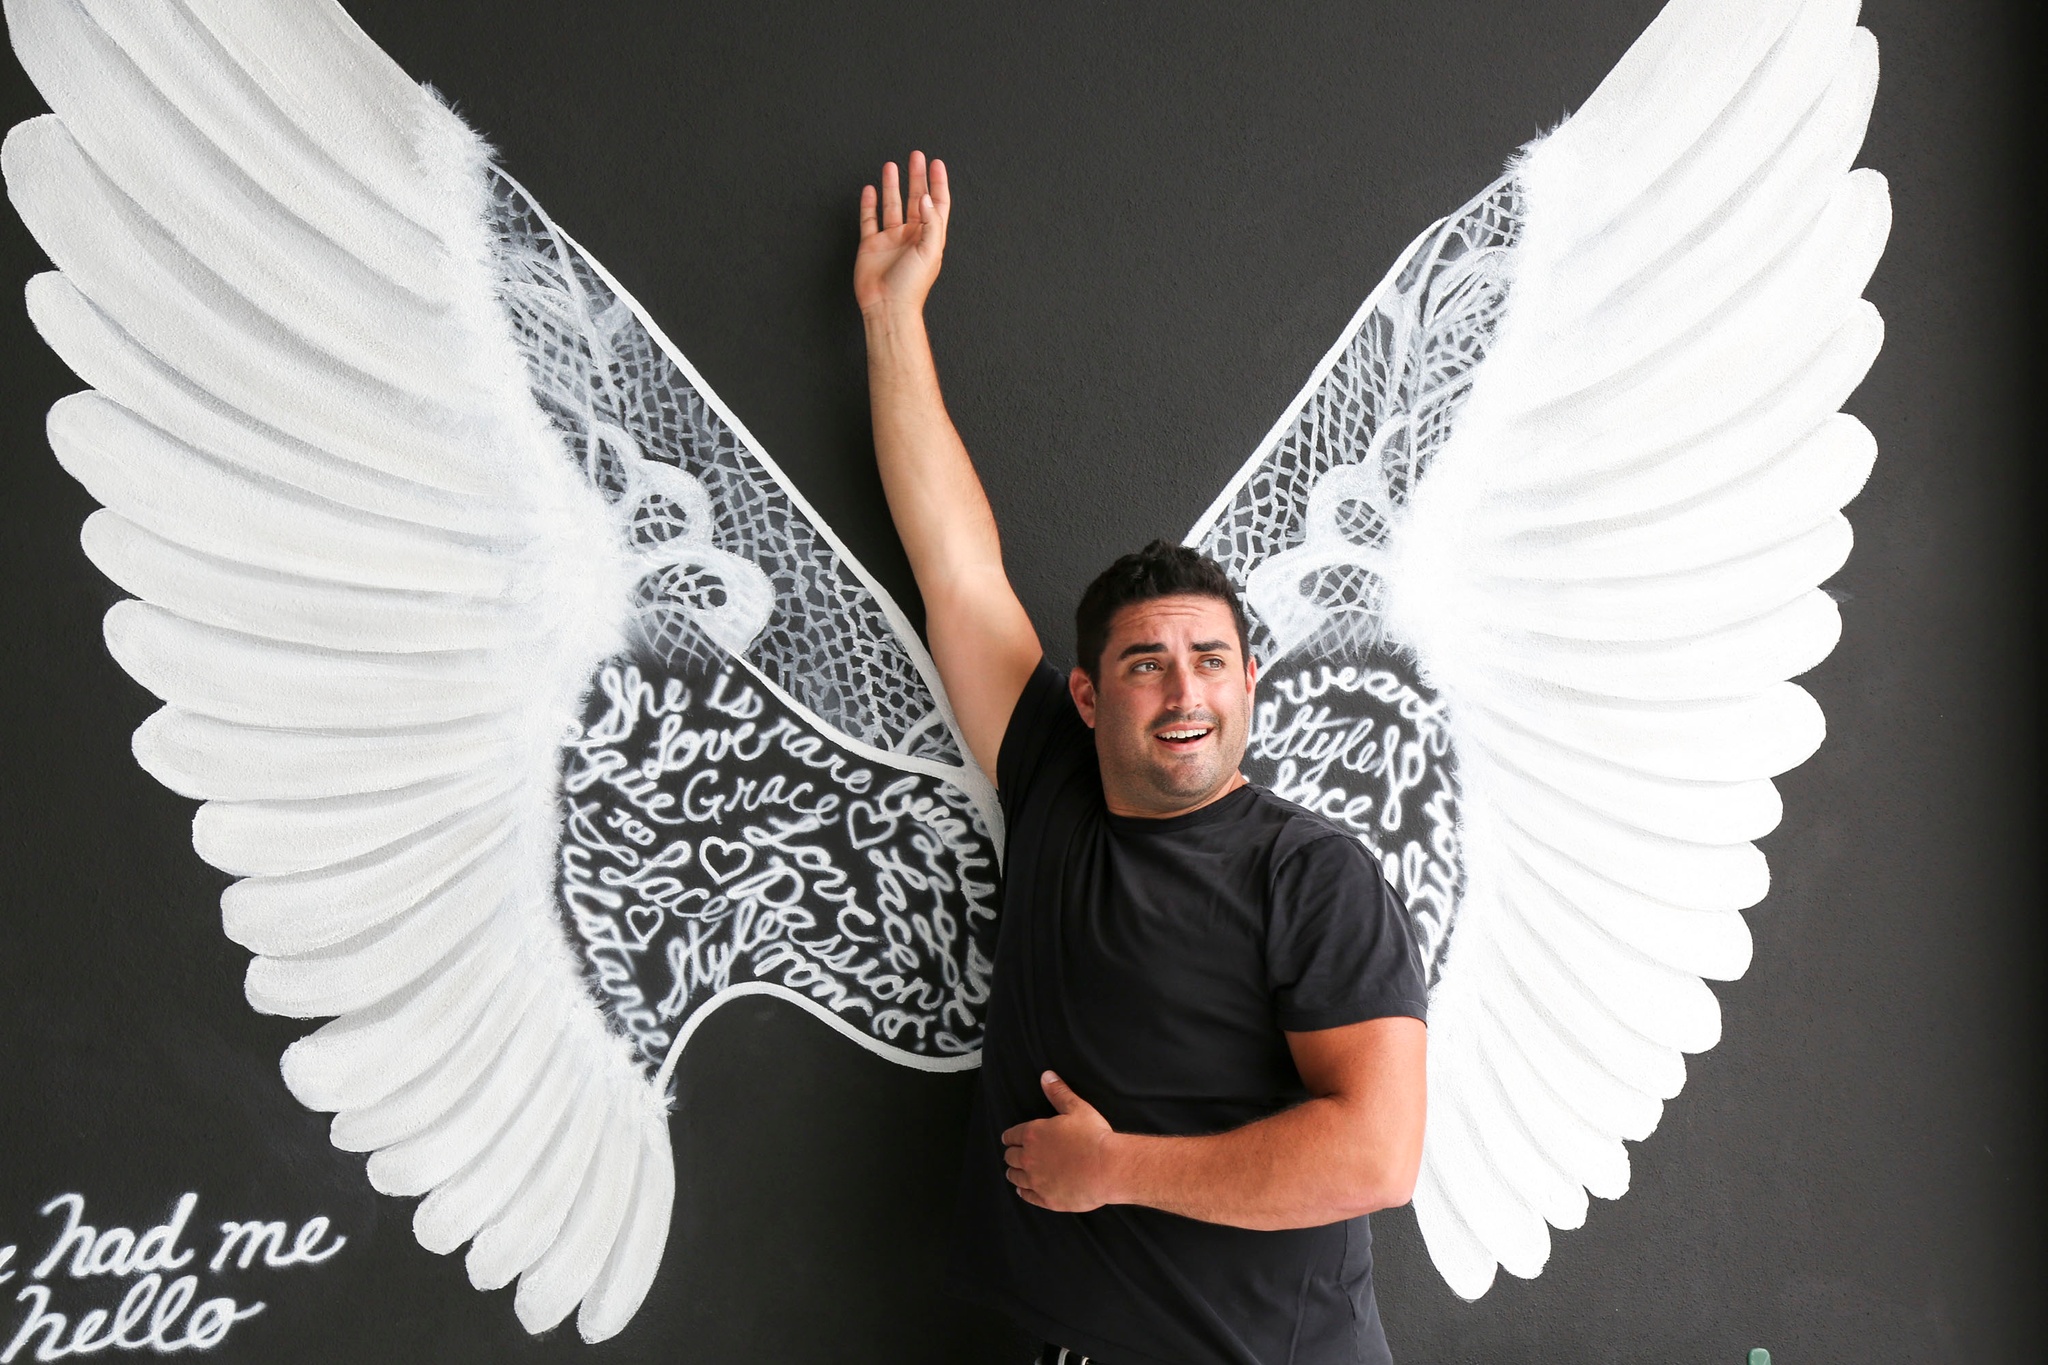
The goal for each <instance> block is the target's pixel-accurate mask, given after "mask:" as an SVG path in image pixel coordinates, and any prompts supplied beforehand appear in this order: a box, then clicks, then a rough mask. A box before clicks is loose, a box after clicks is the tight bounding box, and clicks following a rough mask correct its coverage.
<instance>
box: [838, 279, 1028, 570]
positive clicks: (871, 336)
mask: <svg viewBox="0 0 2048 1365" xmlns="http://www.w3.org/2000/svg"><path fill="white" fill-rule="evenodd" d="M861 316H862V319H863V322H864V323H865V325H866V330H867V346H868V394H869V403H870V407H871V409H872V411H873V420H874V432H875V462H876V465H877V467H878V468H879V469H880V472H881V476H882V491H883V493H884V495H885V496H886V497H887V498H888V500H889V514H890V516H891V517H892V518H894V520H895V523H896V532H897V535H898V536H899V537H900V538H901V539H902V541H903V549H904V553H905V554H906V555H908V556H909V559H910V568H911V572H912V573H914V574H915V575H916V576H917V585H918V590H919V591H920V592H921V593H922V594H923V595H924V597H925V599H926V602H927V605H928V606H929V605H933V599H934V598H943V597H946V596H948V595H950V594H951V593H952V592H954V591H955V590H956V588H957V586H958V585H959V584H961V583H962V582H963V581H964V580H967V579H971V578H972V577H974V576H977V575H981V574H987V573H994V574H1000V573H1001V572H1002V543H1001V541H1000V540H999V539H998V537H997V534H996V522H995V516H994V514H993V513H992V512H991V511H990V510H989V505H988V497H987V495H986V494H985V493H983V492H982V487H981V480H980V478H979V477H978V476H977V475H976V474H975V472H974V463H973V461H972V460H971V459H970V458H969V457H968V454H967V447H966V446H965V445H964V444H963V443H962V442H961V440H960V433H959V432H958V431H956V430H955V429H954V427H953V419H952V418H951V417H950V416H948V415H947V412H946V404H945V400H944V398H943V397H942V396H941V394H940V392H939V375H938V367H937V365H936V364H935V363H934V361H933V359H932V348H931V342H930V340H929V339H928V337H927V336H926V334H925V326H924V317H923V314H922V312H921V311H920V310H917V309H903V308H891V307H889V306H887V305H878V306H876V307H872V308H867V309H863V310H862V314H861Z"/></svg>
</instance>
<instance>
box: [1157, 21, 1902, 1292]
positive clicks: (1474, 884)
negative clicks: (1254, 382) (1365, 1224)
mask: <svg viewBox="0 0 2048 1365" xmlns="http://www.w3.org/2000/svg"><path fill="white" fill-rule="evenodd" d="M1856 9H1857V7H1856V4H1855V0H1806V3H1799V2H1798V0H1673V3H1672V4H1670V5H1669V6H1668V7H1667V8H1666V9H1665V10H1664V12H1663V13H1662V14H1661V15H1660V16H1659V17H1658V19H1657V20H1656V22H1655V23H1653V24H1652V25H1651V27H1650V28H1649V29H1648V30H1647V31H1646V32H1645V33H1644V34H1643V36H1642V37H1641V38H1640V39H1639V40H1638V41H1637V42H1636V44H1635V45H1634V46H1633V47H1632V48H1631V49H1630V50H1629V52H1628V54H1627V55H1626V56H1625V57H1624V58H1623V59H1622V61H1621V63H1620V64H1619V65H1618V66H1617V67H1616V68H1615V70H1614V71H1613V72H1612V73H1611V74H1610V75H1609V76H1608V78H1607V79H1606V81H1604V82H1603V83H1602V84H1601V86H1600V88H1599V89H1598V90H1597V91H1596V92H1595V93H1594V95H1593V96H1592V98H1591V99H1590V100H1589V101H1588V102H1587V104H1586V106H1585V107H1584V108H1583V109H1582V110H1580V111H1579V112H1578V114H1576V115H1575V116H1573V117H1572V118H1571V119H1570V120H1568V121H1567V122H1566V123H1565V124H1564V125H1563V126H1562V127H1560V128H1559V129H1558V130H1557V131H1556V132H1554V133H1552V134H1551V135H1549V136H1548V137H1545V138H1542V139H1540V140H1538V141H1537V142H1535V143H1533V144H1531V145H1530V146H1529V147H1527V148H1525V149H1524V151H1523V152H1522V154H1521V155H1520V156H1519V157H1518V158H1517V159H1516V160H1515V162H1514V163H1513V164H1512V166H1511V167H1510V168H1509V170H1508V173H1507V174H1506V175H1505V176H1503V177H1502V179H1501V180H1499V181H1498V182H1496V183H1495V184H1494V185H1492V186H1490V187H1489V188H1488V189H1486V190H1485V191H1484V192H1482V193H1481V194H1480V195H1479V196H1478V197H1477V198H1475V199H1474V200H1473V201H1472V202H1471V203H1470V204H1468V205H1466V206H1465V207H1464V208H1463V209H1461V210H1460V211H1459V212H1458V213H1456V214H1454V215H1452V216H1451V217H1450V218H1448V219H1445V220H1444V221H1443V222H1441V223H1439V224H1437V225H1436V226H1434V227H1432V228H1431V229H1430V230H1429V231H1427V232H1425V233H1424V234H1423V235H1422V237H1421V238H1419V239H1418V240H1417V241H1416V242H1415V244H1414V245H1413V246H1411V247H1410V248H1409V250H1408V252H1407V253H1406V254H1405V255H1404V257H1403V259H1402V260H1401V262H1400V263H1399V264H1398V265H1397V266H1396V267H1395V269H1394V271H1393V272H1392V273H1391V274H1390V275H1389V276H1388V277H1387V278H1386V280H1385V281H1383V282H1382V283H1381V284H1380V286H1379V287H1378V288H1377V289H1376V290H1375V291H1374V292H1373V294H1372V295H1371V296H1370V297H1369V298H1368V299H1367V300H1366V302H1365V304H1364V305H1363V307H1361V308H1360V310H1359V312H1358V313H1357V315H1356V316H1355V317H1354V318H1353V319H1352V321H1351V323H1350V324H1349V325H1348V326H1347V328H1346V329H1345V331H1344V334H1343V335H1342V336H1341V337H1340V338H1339V339H1338V342H1337V344H1336V346H1335V347H1333V348H1332V349H1331V351H1330V352H1329V354H1328V355H1327V356H1325V358H1324V359H1323V361H1322V363H1321V364H1320V365H1319V366H1318V367H1317V369H1316V372H1315V373H1314V375H1313V376H1312V377H1311V379H1310V381H1309V383H1308V385H1307V387H1306V388H1305V389H1304V391H1303V393H1302V395H1301V397H1300V398H1299V399H1298V400H1297V401H1296V402H1295V404H1294V405H1293V406H1292V407H1291V408H1290V409H1289V410H1288V412H1287V414H1286V415H1285V416H1284V417H1282V418H1281V420H1280V422H1279V423H1278V424H1277V425H1276V426H1275V427H1274V428H1273V430H1272V432H1271V433H1270V434H1269V435H1268V437H1267V438H1266V440H1265V442H1264V443H1262V445H1261V446H1260V448H1259V449H1258V451H1257V452H1256V453H1255V454H1254V455H1253V456H1252V458H1251V459H1250V460H1249V461H1248V462H1247V463H1246V465H1245V466H1244V467H1243V468H1242V469H1241V470H1240V471H1239V473H1238V475H1237V476H1236V478H1235V479H1234V480H1233V481H1232V483H1231V485H1230V486H1229V487H1228V488H1226V489H1225V490H1224V492H1223V494H1222V495H1221V496H1220V497H1219V498H1218V500H1217V502H1216V503H1215V505H1214V506H1212V507H1211V509H1210V510H1209V511H1208V513H1206V514H1205V515H1204V516H1203V517H1202V518H1201V520H1200V521H1198V522H1197V523H1196V525H1195V527H1194V529H1193V531H1192V532H1191V533H1190V534H1189V536H1188V543H1189V544H1191V545H1196V546H1199V547H1201V548H1202V549H1204V550H1206V551H1208V552H1209V553H1210V554H1212V555H1214V556H1215V557H1216V558H1217V559H1219V560H1220V561H1221V562H1222V563H1223V564H1224V565H1225V566H1226V567H1227V568H1228V569H1229V570H1230V571H1231V573H1232V574H1233V576H1234V577H1235V578H1236V579H1237V581H1238V582H1239V583H1240V584H1241V585H1242V587H1243V589H1244V594H1245V598H1246V601H1247V605H1248V607H1249V608H1250V611H1251V614H1252V616H1253V618H1254V621H1255V625H1256V631H1257V639H1256V640H1255V642H1254V652H1255V653H1256V654H1257V655H1258V657H1259V658H1260V659H1261V661H1262V663H1263V665H1264V672H1263V674H1262V676H1261V679H1260V700H1259V703H1258V708H1257V714H1256V717H1255V721H1254V733H1253V736H1252V740H1251V750H1250V753H1249V755H1248V761H1247V769H1248V771H1250V772H1251V774H1252V775H1253V776H1254V777H1255V778H1256V779H1258V780H1260V781H1263V782H1266V783H1269V784H1270V785H1272V786H1273V787H1274V788H1275V789H1276V790H1277V791H1279V792H1280V794H1281V795H1283V796H1287V797H1290V798H1292V799H1294V800H1296V801H1300V802H1302V803H1303V804H1305V805H1308V806H1310V807H1312V808H1314V809H1317V810H1319V811H1322V812H1323V813H1325V814H1327V815H1329V816H1331V817H1332V818H1334V819H1337V820H1339V821H1340V822H1342V823H1344V824H1345V825H1347V826H1348V827H1349V828H1350V829H1352V830H1353V831H1354V832H1355V833H1356V834H1357V835H1358V837H1359V838H1361V839H1362V840H1363V841H1364V842H1365V843H1366V844H1367V845H1368V846H1369V847H1370V848H1372V849H1373V850H1374V851H1375V852H1376V853H1377V855H1378V856H1379V858H1380V861H1381V864H1382V866H1383V867H1384V869H1385V871H1386V874H1387V877H1388V880H1389V881H1390V883H1391V884H1392V885H1393V886H1394V887H1395V888H1396V889H1397V890H1398V891H1399V892H1400V893H1401V895H1402V896H1403V897H1404V899H1405V901H1406V904H1407V906H1408V908H1409V911H1410V914H1411V916H1412V918H1413V921H1414V923H1415V926H1416V929H1417V932H1418V938H1419V940H1420V942H1421V944H1422V947H1423V952H1424V959H1425V962H1424V966H1425V972H1426V975H1427V977H1428V980H1429V987H1430V1064H1429V1084H1430V1111H1429V1121H1428V1123H1429V1126H1428V1132H1427V1136H1426V1139H1425V1144H1424V1156H1423V1169H1422V1175H1421V1179H1420V1182H1419V1185H1418V1187H1417V1190H1416V1196H1415V1207H1416V1213H1417V1217H1418V1219H1419V1221H1420V1223H1421V1226H1422V1230H1423V1234H1424V1236H1425V1238H1426V1239H1427V1242H1428V1245H1429V1249H1430V1255H1431V1257H1432V1259H1433V1260H1434V1261H1435V1263H1436V1265H1437V1267H1438V1269H1439V1270H1440V1271H1441V1272H1442V1274H1443V1275H1444V1278H1445V1279H1446V1280H1447V1281H1448V1282H1449V1284H1450V1285H1451V1287H1452V1288H1453V1289H1455V1290H1456V1291H1457V1292H1458V1293H1460V1294H1462V1295H1464V1296H1465V1297H1467V1298H1476V1297H1478V1296H1479V1295H1481V1294H1483V1293H1484V1292H1485V1291H1486V1290H1487V1288H1488V1287H1489V1286H1490V1285H1491V1284H1492V1282H1493V1278H1494V1275H1495V1272H1496V1268H1497V1267H1499V1266H1505V1267H1506V1268H1507V1269H1508V1270H1509V1271H1510V1272H1511V1273H1514V1274H1517V1275H1522V1276H1532V1275H1535V1274H1537V1273H1538V1272H1539V1271H1540V1270H1541V1269H1542V1268H1543V1265H1544V1263H1545V1261H1546V1260H1547V1258H1548V1256H1549V1250H1550V1236H1549V1229H1550V1228H1551V1227H1557V1228H1575V1227H1578V1226H1579V1225H1580V1224H1581V1223H1582V1222H1583V1221H1584V1219H1585V1216H1586V1211H1587V1195H1588V1193H1591V1194H1595V1195H1599V1196H1601V1197H1603V1198H1610V1199H1611V1198H1616V1197H1618V1196H1620V1195H1621V1194H1622V1193H1623V1191H1624V1190H1625V1189H1626V1188H1627V1184H1628V1157H1627V1153H1626V1150H1625V1149H1624V1148H1623V1146H1622V1143H1623V1141H1624V1140H1640V1139H1643V1138H1646V1137H1648V1136H1649V1134H1650V1133H1651V1131H1652V1130H1653V1129H1654V1128H1655V1127H1656V1125H1657V1121H1658V1119H1659V1117H1660V1115H1661V1113H1662V1108H1663V1103H1664V1101H1666V1100H1668V1099H1670V1098H1671V1097H1672V1096H1673V1095H1675V1094H1677V1093H1678V1090H1679V1087H1680V1086H1681V1085H1682V1084H1683V1083H1684V1078H1685V1069H1684V1061H1683V1054H1685V1053H1688V1052H1699V1051H1703V1050H1705V1049H1707V1048H1710V1047H1712V1046H1713V1045H1714V1043H1715V1042H1717V1041H1718V1040H1719V1038H1720V1029H1721V1025H1720V1008H1719V1003H1718V1001H1716V999H1715V997H1714V995H1713V994H1712V992H1711V991H1710V990H1708V988H1707V987H1706V985H1705V984H1704V982H1703V978H1705V979H1718V980H1730V979H1733V978H1735V977H1738V976H1740V975H1741V974H1742V972H1743V971H1744V970H1745V969H1746V968H1747V966H1748V963H1749V959H1750V937H1749V931H1748V928H1747V926H1746V925H1745V924H1744V922H1743V918H1742V914H1741V911H1742V910H1743V909H1745V908H1747V907H1749V906H1751V905H1754V904H1755V903H1756V902H1757V901H1759V900H1760V899H1762V897H1763V895H1764V893H1765V891H1766V889H1767V886H1768V872H1767V869H1766V868H1765V865H1764V860H1763V857H1762V855H1761V854H1760V853H1758V851H1757V850H1756V848H1755V846H1754V843H1753V841H1754V840H1756V839H1757V838H1759V837H1760V836H1762V835H1763V834H1765V833H1767V832H1768V831H1769V830H1770V829H1771V828H1773V827H1774V826H1775V825H1776V824H1777V822H1778V819H1779V815H1780V806H1779V801H1778V796H1777V792H1776V790H1775V788H1774V787H1773V786H1772V784H1771V782H1770V779H1771V778H1772V777H1773V776H1774V775H1776V774H1778V773H1781V772H1784V771H1785V770H1787V769H1789V768H1792V767H1794V766H1796V765H1798V764H1799V763H1801V762H1803V761H1804V760H1805V759H1806V758H1807V757H1808V756H1809V755H1810V754H1811V753H1812V752H1813V750H1814V749H1815V747H1816V746H1817V745H1818V744H1819V743H1820V740H1821V736H1822V734H1823V730H1824V724H1823V721H1822V717H1821V714H1820V710H1819V708H1818V707H1817V706H1816V705H1815V704H1814V702H1813V700H1812V699H1811V698H1810V697H1809V696H1808V695H1807V694H1806V693H1805V692H1804V691H1803V690H1801V689H1800V688H1799V687H1797V686H1796V685H1794V684H1793V683H1791V682H1789V681H1788V679H1790V678H1792V677H1795V676H1797V675H1798V674H1800V673H1802V672H1804V671H1806V670H1807V669H1810V668H1812V667H1813V666H1814V665H1816V664H1818V663H1819V662H1820V661H1821V660H1822V659H1824V658H1825V657H1826V656H1827V654H1828V652H1829V651H1830V650H1831V649H1832V648H1833V646H1834V643H1835V640H1836V637H1837V635H1838V634H1839V631H1840V622H1839V619H1838V616H1837V614H1836V610H1835V605H1834V602H1833V601H1832V600H1831V599H1830V598H1829V597H1828V595H1827V594H1826V593H1825V592H1823V591H1822V590H1821V589H1820V587H1819V584H1820V583H1821V582H1823V581H1824V580H1825V579H1827V578H1828V577H1829V576H1830V575H1831V574H1833V573H1834V572H1835V571H1836V570H1837V569H1838V568H1839V567H1840V566H1841V564H1842V562H1843V560H1844V559H1845V557H1846V556H1847V554H1848V551H1849V545H1850V531H1849V526H1848V523H1847V521H1846V520H1844V518H1843V517H1842V516H1841V514H1840V509H1841V507H1842V506H1843V504H1845V503H1846V502H1848V501H1849V500H1850V499H1851V498H1853V497H1854V496H1855V495H1856V493H1857V491H1858V490H1859V489H1860V488H1861V487H1862V486H1863V482H1864V479H1865V478H1866V477H1867V475H1868V474H1869V471H1870V467H1871V462H1872V459H1873V458H1874V454H1875V447H1874V444H1873V442H1872V441H1871V438H1870V435H1869V433H1868V432H1867V431H1866V430H1865V429H1864V428H1863V426H1862V425H1861V424H1860V423H1858V422H1857V421H1856V420H1855V419H1854V418H1852V417H1848V416H1846V415H1843V414H1842V413H1840V412H1839V411H1838V409H1839V408H1840V407H1841V404H1842V402H1843V401H1844V399H1846V398H1847V397H1848V395H1849V394H1850V392H1851V391H1852V390H1854V388H1855V387H1856V385H1857V384H1858V383H1859V382H1860V381H1861V380H1862V377H1863V375H1864V373H1865V372H1866V371H1867V370H1868V368H1869V366H1870V364H1871V362H1872V360H1873V359H1874V358H1875V357H1876V354H1877V350H1878V346H1879V344H1880V341H1881V339H1882V327H1881V324H1880V322H1879V320H1878V317H1877V313H1876V311H1875V310H1874V309H1872V308H1871V306H1870V305H1869V304H1868V303H1866V302H1864V301H1863V300H1862V299H1861V298H1860V297H1859V296H1860V295H1861V293H1862V290H1863V286H1864V284H1865V282H1866V281H1867V280H1868V279H1869V276H1870V273H1871V271H1872V270H1873V269H1874V268H1875V266H1876V264H1877V259H1878V256H1879V254H1880V253H1881V251H1882V250H1883V246H1884V242H1885V237H1886V233H1887V231H1888V230H1889V226H1890V203H1889V199H1888V196H1887V193H1886V189H1885V183H1884V180H1883V178H1882V177H1881V176H1879V175H1878V174H1877V173H1876V172H1874V171H1869V170H1851V169H1850V166H1851V162H1852V160H1853V159H1854V157H1855V155H1856V151H1857V149H1858V147H1859V146H1860V145H1861V143H1862V140H1863V131H1864V127H1865V125H1866V122H1867V120H1868V117H1869V113H1870V104H1871V99H1872V96H1873V94H1874V93H1875V90H1876V84H1877V48H1876V44H1875V43H1874V41H1873V40H1872V39H1871V37H1870V35H1869V33H1868V32H1866V31H1865V30H1863V29H1861V28H1858V27H1857V26H1856Z"/></svg>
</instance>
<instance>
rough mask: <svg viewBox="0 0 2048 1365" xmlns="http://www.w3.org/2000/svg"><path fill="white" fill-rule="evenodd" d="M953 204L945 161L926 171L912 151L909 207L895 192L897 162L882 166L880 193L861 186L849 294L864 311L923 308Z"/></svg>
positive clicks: (918, 154)
mask: <svg viewBox="0 0 2048 1365" xmlns="http://www.w3.org/2000/svg"><path fill="white" fill-rule="evenodd" d="M952 208H953V196H952V194H951V192H950V190H949V188H948V186H947V184H946V163H945V162H943V161H933V162H931V163H930V167H929V174H927V167H926V163H925V156H924V153H923V152H912V153H911V154H910V202H909V205H908V208H907V211H906V206H905V204H904V199H903V195H902V194H901V193H899V192H898V190H897V184H896V163H895V162H893V161H891V162H889V163H888V164H887V165H885V166H883V167H882V189H881V193H880V195H879V196H877V194H876V192H875V187H874V186H873V185H867V186H863V187H862V189H861V192H860V251H859V253H858V254H857V255H855V257H854V259H853V296H854V298H855V300H857V301H858V302H859V304H860V307H861V311H862V312H864V313H865V312H870V311H872V310H874V309H876V308H897V307H908V308H918V307H922V306H923V304H924V298H925V295H926V294H928V293H930V292H931V287H932V281H934V280H936V279H938V277H939V259H940V257H942V256H943V255H944V254H945V250H946V220H947V218H948V216H949V215H950V214H951V212H952Z"/></svg>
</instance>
